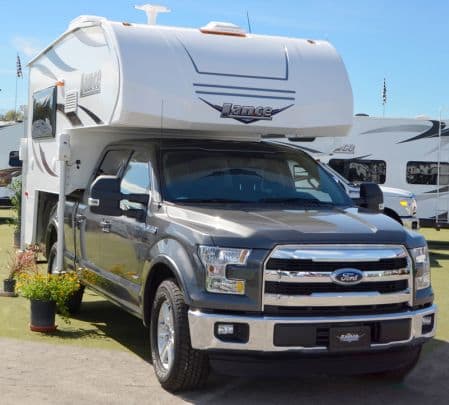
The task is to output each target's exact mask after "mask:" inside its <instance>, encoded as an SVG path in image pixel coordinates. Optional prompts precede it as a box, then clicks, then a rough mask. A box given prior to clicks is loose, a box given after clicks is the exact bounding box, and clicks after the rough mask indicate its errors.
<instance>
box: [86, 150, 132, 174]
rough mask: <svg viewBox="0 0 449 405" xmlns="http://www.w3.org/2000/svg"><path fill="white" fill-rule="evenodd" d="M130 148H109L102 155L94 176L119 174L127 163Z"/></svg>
mask: <svg viewBox="0 0 449 405" xmlns="http://www.w3.org/2000/svg"><path fill="white" fill-rule="evenodd" d="M130 155H131V151H130V150H126V149H122V150H109V151H107V152H106V154H105V155H104V157H103V160H102V161H101V164H100V166H99V167H98V170H97V173H96V174H95V177H98V176H101V175H108V176H120V175H121V174H122V173H123V170H124V169H125V167H126V163H128V160H129V156H130Z"/></svg>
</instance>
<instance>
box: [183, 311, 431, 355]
mask: <svg viewBox="0 0 449 405" xmlns="http://www.w3.org/2000/svg"><path fill="white" fill-rule="evenodd" d="M436 312H437V308H436V306H435V305H432V306H430V307H427V308H424V309H419V310H416V311H406V312H399V313H390V314H379V315H356V316H347V317H344V316H333V317H331V316H328V317H324V316H320V317H282V316H279V317H275V316H246V315H228V314H217V313H206V312H202V311H200V310H192V309H191V310H189V314H188V315H189V327H190V338H191V343H192V347H193V348H194V349H198V350H230V351H235V350H243V351H257V352H267V353H269V352H285V351H296V352H307V353H327V352H328V347H327V346H320V345H318V346H312V347H303V346H276V345H275V344H274V333H275V326H276V325H278V324H283V325H285V324H289V325H313V324H319V325H323V324H332V325H334V324H338V326H341V327H344V326H346V325H354V324H357V323H367V322H381V321H394V320H410V325H411V327H410V334H409V336H408V338H407V339H402V340H398V341H392V342H389V343H371V344H370V349H372V350H376V349H388V348H391V347H400V346H406V345H410V344H413V343H423V342H424V341H426V340H427V339H430V338H432V337H433V336H434V335H435V327H436ZM428 315H433V326H432V327H431V329H430V330H426V332H425V333H423V318H424V317H425V316H428ZM219 323H221V324H231V323H232V324H246V325H248V327H249V336H248V339H247V341H245V342H235V341H225V340H223V339H219V338H217V337H216V324H219ZM424 329H425V328H424Z"/></svg>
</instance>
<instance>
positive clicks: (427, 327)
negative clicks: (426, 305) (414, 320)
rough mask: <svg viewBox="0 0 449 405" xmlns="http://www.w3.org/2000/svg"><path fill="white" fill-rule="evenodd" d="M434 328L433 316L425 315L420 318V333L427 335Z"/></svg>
mask: <svg viewBox="0 0 449 405" xmlns="http://www.w3.org/2000/svg"><path fill="white" fill-rule="evenodd" d="M433 327H434V315H433V314H432V315H426V316H423V317H422V321H421V333H422V334H423V335H426V334H427V333H430V332H432V330H433Z"/></svg>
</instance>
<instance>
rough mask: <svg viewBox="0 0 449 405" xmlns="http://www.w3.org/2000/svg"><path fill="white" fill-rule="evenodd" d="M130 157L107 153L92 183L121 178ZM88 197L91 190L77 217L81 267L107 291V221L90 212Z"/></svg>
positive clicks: (124, 153) (118, 151)
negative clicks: (104, 177) (103, 264)
mask: <svg viewBox="0 0 449 405" xmlns="http://www.w3.org/2000/svg"><path fill="white" fill-rule="evenodd" d="M130 155H131V150H129V149H113V150H112V149H111V150H108V151H106V153H105V154H104V156H103V158H102V159H101V161H100V162H101V163H100V164H99V166H98V168H97V170H96V173H95V175H94V176H93V178H92V181H94V180H95V178H97V177H98V176H100V175H102V174H104V175H112V176H121V175H122V173H123V171H124V169H125V167H126V164H127V163H128V160H129V157H130ZM88 197H89V189H87V190H86V192H85V194H84V198H83V202H82V203H80V204H79V206H78V210H77V213H76V215H75V221H76V223H77V229H78V230H77V231H78V232H79V234H78V235H79V239H78V238H77V241H78V244H79V246H80V249H79V253H80V257H81V265H82V266H85V267H87V268H88V269H91V270H92V271H94V272H95V273H97V276H98V277H94V278H92V280H97V281H98V283H95V287H97V288H99V289H101V290H106V289H107V288H105V287H106V285H107V283H106V282H105V281H104V279H105V275H104V274H103V272H102V269H101V262H102V251H101V238H102V237H103V235H104V228H105V223H106V222H105V221H107V220H106V219H105V217H104V216H103V215H98V214H94V213H92V212H91V211H90V209H89V207H88V205H87V199H88Z"/></svg>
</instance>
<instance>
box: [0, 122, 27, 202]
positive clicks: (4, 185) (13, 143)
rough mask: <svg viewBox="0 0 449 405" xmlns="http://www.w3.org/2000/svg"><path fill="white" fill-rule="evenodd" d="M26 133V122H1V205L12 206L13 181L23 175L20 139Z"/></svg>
mask: <svg viewBox="0 0 449 405" xmlns="http://www.w3.org/2000/svg"><path fill="white" fill-rule="evenodd" d="M24 135H25V130H24V123H23V122H14V123H6V124H4V125H1V124H0V143H1V145H2V151H1V152H0V206H10V205H11V200H10V199H11V196H12V195H13V191H12V190H11V188H10V184H11V181H12V180H13V179H14V178H15V177H18V176H20V175H21V173H22V162H21V161H20V160H19V145H20V139H21V138H22V137H23V136H24Z"/></svg>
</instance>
